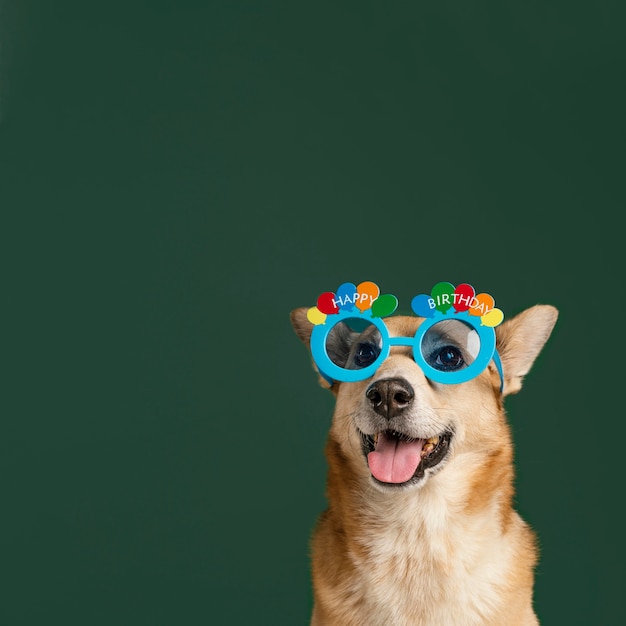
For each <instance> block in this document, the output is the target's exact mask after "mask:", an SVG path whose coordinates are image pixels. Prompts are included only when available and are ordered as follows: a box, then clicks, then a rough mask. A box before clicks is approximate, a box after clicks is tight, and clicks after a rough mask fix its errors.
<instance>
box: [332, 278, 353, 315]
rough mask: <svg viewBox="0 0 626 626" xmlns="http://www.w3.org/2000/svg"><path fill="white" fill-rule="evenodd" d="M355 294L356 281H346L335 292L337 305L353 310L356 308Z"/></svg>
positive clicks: (346, 309) (343, 308) (345, 309)
mask: <svg viewBox="0 0 626 626" xmlns="http://www.w3.org/2000/svg"><path fill="white" fill-rule="evenodd" d="M355 294H356V285H355V284H354V283H344V284H343V285H341V286H340V287H339V289H337V291H336V292H335V296H336V298H337V306H338V307H339V308H340V309H342V310H344V311H352V309H353V308H354V296H355Z"/></svg>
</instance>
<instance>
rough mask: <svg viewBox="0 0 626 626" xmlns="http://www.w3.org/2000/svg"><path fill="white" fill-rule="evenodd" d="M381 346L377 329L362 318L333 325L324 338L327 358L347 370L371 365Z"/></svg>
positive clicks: (380, 337) (350, 319)
mask: <svg viewBox="0 0 626 626" xmlns="http://www.w3.org/2000/svg"><path fill="white" fill-rule="evenodd" d="M382 345H383V340H382V336H381V334H380V331H379V330H378V328H377V327H376V326H375V325H374V324H371V323H370V322H368V321H367V320H364V319H362V318H347V319H345V320H343V321H341V322H339V323H338V324H335V326H333V328H332V329H331V331H330V332H329V333H328V336H327V337H326V353H327V354H328V358H329V359H330V360H331V361H332V362H333V363H334V364H335V365H337V366H338V367H341V368H343V369H348V370H359V369H364V368H366V367H369V366H371V365H373V364H374V363H375V362H376V360H377V359H378V357H379V356H380V353H381V350H382Z"/></svg>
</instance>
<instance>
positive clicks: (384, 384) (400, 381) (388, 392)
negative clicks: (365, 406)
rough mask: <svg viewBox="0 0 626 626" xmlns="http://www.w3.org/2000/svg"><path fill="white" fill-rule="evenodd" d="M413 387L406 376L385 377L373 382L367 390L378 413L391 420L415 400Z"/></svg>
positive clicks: (368, 397)
mask: <svg viewBox="0 0 626 626" xmlns="http://www.w3.org/2000/svg"><path fill="white" fill-rule="evenodd" d="M414 396H415V393H414V392H413V387H411V385H409V383H408V382H407V381H406V380H404V378H383V379H381V380H377V381H376V382H374V383H372V384H371V385H370V386H369V387H368V388H367V391H366V392H365V397H366V398H367V399H368V400H369V401H370V404H371V405H372V408H373V409H374V411H376V413H378V414H379V415H382V416H383V417H384V418H385V419H388V420H390V419H391V418H392V417H395V416H396V415H398V414H399V413H401V412H402V411H403V410H404V409H406V408H407V407H408V406H410V405H411V402H413V397H414Z"/></svg>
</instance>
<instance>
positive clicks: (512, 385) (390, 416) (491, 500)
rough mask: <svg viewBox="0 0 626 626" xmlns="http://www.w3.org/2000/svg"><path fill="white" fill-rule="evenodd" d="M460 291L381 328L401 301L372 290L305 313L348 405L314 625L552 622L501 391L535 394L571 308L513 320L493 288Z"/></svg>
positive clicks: (540, 308)
mask: <svg viewBox="0 0 626 626" xmlns="http://www.w3.org/2000/svg"><path fill="white" fill-rule="evenodd" d="M361 285H365V283H362V284H361ZM367 285H368V286H371V285H373V283H367ZM441 285H444V286H445V288H444V291H446V290H447V293H448V295H449V298H448V301H447V303H445V302H444V303H443V304H441V297H440V296H441V289H442V287H441ZM375 287H376V286H375V285H374V288H375ZM460 287H461V286H460ZM460 287H458V288H456V289H455V288H454V286H452V285H450V284H449V283H440V284H438V285H437V286H436V289H434V290H433V292H432V293H431V296H429V297H422V298H424V299H422V300H420V299H419V298H418V297H416V298H415V299H414V302H413V310H414V311H415V312H417V313H418V314H423V316H420V317H413V316H393V317H389V318H387V319H386V320H385V321H384V322H383V321H382V320H381V317H382V316H384V315H387V314H388V313H389V311H391V312H393V311H395V306H394V305H393V303H391V304H390V302H391V300H390V298H393V296H381V297H380V298H379V296H378V292H377V288H375V289H374V288H371V287H370V289H373V291H374V293H373V294H372V295H371V297H369V300H368V301H367V302H366V303H365V305H363V306H359V307H358V308H359V310H358V311H356V310H354V305H355V302H356V300H357V292H358V291H359V289H360V288H361V286H359V288H357V287H355V286H354V285H352V284H351V283H346V284H344V285H342V287H340V289H339V290H337V295H335V294H331V295H329V293H330V292H328V293H327V294H323V296H320V299H319V300H318V306H317V307H313V308H310V309H307V308H301V309H296V310H294V311H293V312H292V313H291V322H292V325H293V328H294V330H295V332H296V334H297V335H298V337H299V338H300V339H301V340H302V341H303V342H304V343H305V345H307V346H309V347H310V348H311V350H312V352H313V360H314V365H315V368H316V370H317V371H318V373H319V379H320V383H321V384H322V386H325V387H330V390H331V391H332V393H333V395H334V396H335V400H336V401H335V411H334V415H333V419H332V425H331V427H330V432H329V436H328V441H327V445H326V458H327V462H328V477H327V498H328V509H327V510H326V511H325V512H324V513H323V514H322V516H321V518H320V520H319V521H318V524H317V527H316V530H315V533H314V536H313V542H312V578H313V589H314V608H313V615H312V620H311V624H312V626H404V625H406V626H408V625H416V626H479V625H480V626H536V625H537V624H538V621H537V617H536V615H535V613H534V610H533V606H532V593H533V579H534V567H535V564H536V547H535V538H534V534H533V532H532V531H531V530H530V528H529V527H528V526H527V524H526V523H525V522H524V521H523V520H522V519H521V518H520V516H519V515H518V513H517V512H516V511H515V510H514V509H513V503H512V501H513V494H514V487H513V484H514V470H513V446H512V441H511V432H510V428H509V425H508V423H507V420H506V416H505V412H504V407H503V398H504V397H505V396H506V395H508V394H512V393H516V392H518V391H519V390H520V389H521V385H522V379H523V377H524V376H525V375H526V374H527V373H528V371H529V370H530V368H531V366H532V364H533V362H534V361H535V359H536V357H537V355H538V354H539V352H540V351H541V349H542V347H543V346H544V344H545V342H546V341H547V339H548V337H549V336H550V333H551V331H552V328H553V326H554V324H555V322H556V319H557V310H556V309H555V308H554V307H552V306H548V305H537V306H534V307H531V308H529V309H527V310H525V311H523V312H522V313H520V314H519V315H517V316H515V317H513V318H512V319H510V320H509V319H507V321H505V322H503V323H502V324H500V321H501V318H502V315H500V314H499V313H490V311H493V310H496V309H494V307H493V300H492V299H491V300H490V301H489V298H490V297H489V298H488V299H487V300H486V301H485V300H484V299H482V300H481V298H480V297H476V296H475V294H474V292H473V289H472V288H471V287H470V288H469V289H470V290H471V292H470V295H472V300H471V301H470V300H469V295H468V300H466V303H467V306H465V305H464V304H463V300H462V299H461V296H459V297H458V298H457V296H456V295H455V294H457V292H458V293H460V292H462V291H463V290H462V289H460ZM468 287H469V286H467V285H463V288H468ZM353 288H354V293H355V297H354V298H353V299H351V300H349V301H348V302H347V303H346V300H342V298H341V294H342V293H346V292H347V293H349V292H350V291H351V290H352V289H353ZM437 289H438V290H439V291H437ZM362 290H363V289H361V291H362ZM482 295H484V294H482ZM331 296H334V298H333V297H331ZM377 300H378V302H379V304H380V307H379V308H380V309H381V310H382V312H381V313H380V316H376V315H375V314H372V310H375V309H376V305H375V302H376V301H377ZM396 303H397V301H396ZM480 303H482V304H483V305H485V306H486V308H483V309H481V310H478V309H477V307H479V304H480ZM447 304H450V306H447ZM452 305H453V306H454V307H455V309H454V310H453V309H452ZM429 307H430V308H429ZM472 307H474V308H472ZM448 309H449V310H448ZM486 313H490V314H489V316H487V317H480V315H481V314H486ZM488 318H489V319H490V320H491V321H490V322H487V319H488ZM495 318H497V319H495ZM481 320H483V323H481ZM496 325H497V328H495V326H496ZM491 337H493V346H490V345H489V343H490V341H491ZM481 359H482V361H481ZM485 360H486V361H487V362H485ZM446 376H449V379H446ZM459 381H462V382H459ZM448 383H452V384H448Z"/></svg>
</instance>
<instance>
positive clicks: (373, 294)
mask: <svg viewBox="0 0 626 626" xmlns="http://www.w3.org/2000/svg"><path fill="white" fill-rule="evenodd" d="M356 292H357V294H358V296H359V297H358V298H357V301H356V302H355V305H356V308H357V309H359V311H361V313H363V311H366V310H367V309H370V308H372V304H374V300H376V298H378V296H379V295H380V289H379V288H378V285H377V284H376V283H372V282H369V281H366V282H364V283H361V284H360V285H359V286H358V287H357V288H356Z"/></svg>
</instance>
